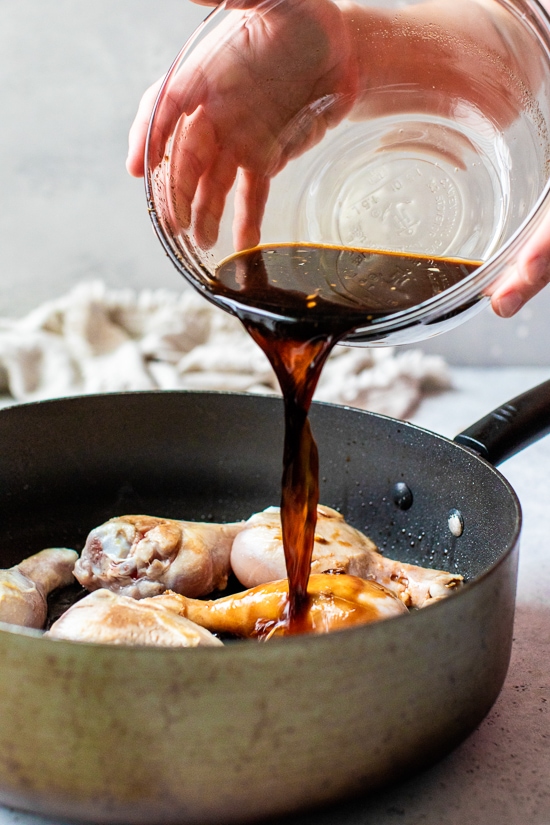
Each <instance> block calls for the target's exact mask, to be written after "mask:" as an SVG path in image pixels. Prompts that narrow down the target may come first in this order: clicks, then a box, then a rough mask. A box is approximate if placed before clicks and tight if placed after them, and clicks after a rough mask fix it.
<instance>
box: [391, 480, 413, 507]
mask: <svg viewBox="0 0 550 825" xmlns="http://www.w3.org/2000/svg"><path fill="white" fill-rule="evenodd" d="M392 499H393V501H394V503H395V504H397V506H398V507H399V509H400V510H408V509H409V507H410V506H411V504H412V503H413V494H412V493H411V491H410V488H409V487H407V485H406V484H405V482H404V481H398V482H397V484H395V485H394V487H393V490H392Z"/></svg>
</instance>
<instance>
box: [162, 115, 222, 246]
mask: <svg viewBox="0 0 550 825" xmlns="http://www.w3.org/2000/svg"><path fill="white" fill-rule="evenodd" d="M218 153H219V149H218V146H217V141H216V135H215V133H214V130H213V128H212V124H211V122H210V120H209V119H208V118H207V117H205V115H204V110H203V109H202V107H199V108H198V109H197V111H196V112H194V113H193V114H192V115H191V116H190V117H188V116H187V115H181V116H180V118H179V120H178V122H177V124H176V127H175V129H174V135H173V140H172V147H171V150H170V155H169V156H167V157H166V160H165V163H167V164H168V176H167V180H168V181H169V183H168V185H169V188H170V199H169V203H170V206H171V208H172V217H173V219H175V221H176V224H175V225H174V226H173V231H174V232H175V233H176V234H177V233H178V231H179V230H180V229H188V228H189V226H190V224H191V221H192V204H193V200H194V198H195V193H196V191H197V187H198V186H199V181H200V180H201V178H202V176H203V175H204V174H205V172H206V171H207V169H209V168H210V167H211V166H212V164H213V163H214V161H215V159H216V157H217V156H218ZM205 234H206V235H207V234H208V233H205Z"/></svg>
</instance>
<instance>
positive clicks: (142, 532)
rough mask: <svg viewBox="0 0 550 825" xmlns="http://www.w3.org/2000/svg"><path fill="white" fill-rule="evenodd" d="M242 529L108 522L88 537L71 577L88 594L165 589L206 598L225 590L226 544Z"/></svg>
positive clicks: (130, 519)
mask: <svg viewBox="0 0 550 825" xmlns="http://www.w3.org/2000/svg"><path fill="white" fill-rule="evenodd" d="M243 525H244V522H242V521H241V522H236V523H230V524H210V523H206V522H204V523H203V522H195V521H176V520H174V519H168V518H156V517H154V516H120V517H119V518H112V519H110V520H109V521H107V522H105V524H102V525H100V526H99V527H96V528H95V529H94V530H92V532H91V533H90V534H89V536H88V538H87V539H86V544H85V546H84V549H83V551H82V555H81V557H80V559H79V560H78V562H77V564H76V566H75V570H74V575H75V577H76V578H77V579H78V581H79V582H80V584H81V585H82V586H83V587H85V588H87V590H98V589H100V588H103V587H105V588H107V589H108V590H112V591H113V592H115V593H121V594H122V595H124V596H132V597H133V598H135V599H143V598H145V597H149V596H157V595H158V594H159V593H163V592H164V591H165V590H173V591H175V592H177V593H183V594H184V595H186V596H192V597H197V596H205V595H206V594H208V593H212V591H213V590H223V589H224V588H225V586H226V585H227V577H228V575H229V570H230V567H229V555H230V552H231V544H232V541H233V538H234V537H235V536H236V534H237V533H238V532H239V530H241V529H242V528H243Z"/></svg>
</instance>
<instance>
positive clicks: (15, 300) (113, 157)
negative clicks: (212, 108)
mask: <svg viewBox="0 0 550 825" xmlns="http://www.w3.org/2000/svg"><path fill="white" fill-rule="evenodd" d="M207 11H208V9H207V8H205V7H204V6H196V5H194V4H193V3H191V2H189V0H155V2H154V3H150V2H146V0H117V2H116V3H113V2H111V1H110V0H93V2H89V0H18V2H14V0H0V109H1V111H2V117H1V118H0V186H1V190H2V209H1V210H0V316H10V317H18V316H20V315H22V314H23V313H25V312H27V311H29V310H30V309H33V308H34V307H35V306H36V305H37V304H39V303H40V302H41V301H43V300H46V299H49V298H52V297H55V296H58V295H61V294H63V293H64V292H66V291H67V290H68V289H69V288H70V287H71V286H73V285H74V284H75V283H77V282H78V281H82V280H89V279H94V278H100V279H102V280H104V281H105V282H106V283H107V285H108V286H112V287H121V286H132V287H135V288H144V287H155V286H159V287H167V288H170V289H175V290H177V289H183V288H184V286H183V283H182V281H181V278H180V277H179V276H178V274H177V273H176V271H175V269H174V268H173V267H172V265H171V264H170V263H169V261H168V260H167V258H166V257H165V256H164V253H163V251H162V249H161V247H160V244H159V242H158V241H157V239H156V238H155V236H154V234H153V231H152V229H151V226H150V221H149V217H148V214H147V210H146V207H145V197H144V192H143V183H142V181H137V180H133V179H131V178H130V177H129V176H128V175H127V174H126V171H125V168H124V161H125V158H126V148H127V134H128V128H129V126H130V123H131V122H132V119H133V117H134V114H135V111H136V107H137V103H138V101H139V98H140V97H141V94H142V92H143V91H144V90H145V88H146V87H147V86H148V85H149V84H150V83H151V82H153V81H154V80H156V78H157V77H159V76H160V75H161V74H163V73H164V71H165V70H166V69H167V68H168V66H169V65H170V63H171V62H172V60H173V58H174V57H175V56H176V54H177V52H178V51H179V49H180V47H181V46H182V45H183V43H184V41H185V40H186V39H187V38H188V36H189V35H190V34H191V33H192V31H193V30H194V28H195V26H196V25H197V24H198V22H199V21H200V20H202V19H203V17H204V16H205V14H206V13H207ZM549 315H550V291H549V290H546V291H545V292H544V293H543V295H541V296H540V297H538V298H537V299H535V300H534V301H531V303H530V304H529V305H528V306H527V307H526V308H525V309H524V310H523V311H522V312H521V313H520V314H519V316H518V317H517V318H514V319H511V320H508V321H503V320H501V319H498V318H497V317H496V316H494V315H493V314H492V313H491V311H489V310H487V311H484V312H483V313H482V314H481V315H479V316H477V317H476V318H475V319H474V320H472V321H470V322H469V323H468V324H467V326H466V327H460V328H459V329H458V330H456V331H452V332H450V333H448V334H447V335H445V336H441V337H438V338H435V339H433V340H432V341H430V342H428V343H427V344H426V345H425V349H426V351H430V352H438V353H441V354H443V355H445V357H446V358H447V359H448V360H449V361H450V362H451V363H458V364H478V365H488V364H501V365H502V364H504V365H506V364H550V325H549V324H548V321H547V319H548V316H549Z"/></svg>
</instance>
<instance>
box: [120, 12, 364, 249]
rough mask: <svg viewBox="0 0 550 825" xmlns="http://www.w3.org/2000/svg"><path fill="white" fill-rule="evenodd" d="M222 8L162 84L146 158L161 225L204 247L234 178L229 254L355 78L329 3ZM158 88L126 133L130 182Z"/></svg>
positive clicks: (256, 223)
mask: <svg viewBox="0 0 550 825" xmlns="http://www.w3.org/2000/svg"><path fill="white" fill-rule="evenodd" d="M208 4H210V3H208ZM253 6H255V8H254V10H252V11H250V9H251V8H252V7H253ZM226 7H227V8H228V9H231V10H232V11H231V13H230V14H229V15H228V16H227V17H226V19H225V20H224V21H222V23H221V24H220V26H219V27H218V29H217V30H216V32H215V39H214V37H213V35H207V36H206V37H205V38H204V40H203V41H202V42H200V43H199V45H198V46H197V48H196V49H195V51H193V52H192V53H191V55H190V56H189V58H188V60H187V62H186V63H185V64H184V67H183V68H182V70H181V71H180V72H178V73H177V74H176V75H173V76H172V77H171V79H170V86H169V89H168V91H167V94H166V95H165V102H164V105H163V106H162V107H160V108H159V109H158V110H157V113H156V117H155V123H154V128H153V130H152V132H151V135H150V144H149V155H150V163H151V165H152V167H153V168H156V169H159V168H160V167H162V166H163V164H164V165H166V168H165V170H164V177H163V179H164V181H168V182H169V185H170V197H169V199H168V200H169V204H168V208H169V209H170V210H171V215H170V220H171V221H172V223H174V222H175V224H176V227H177V229H178V230H184V231H187V230H189V229H190V228H192V231H193V236H194V241H195V243H197V244H198V245H199V246H200V247H202V248H204V249H208V248H210V247H211V246H212V245H213V244H214V243H215V241H216V238H217V235H218V231H219V225H220V221H221V217H222V214H223V211H224V206H225V202H226V198H227V195H228V193H229V191H230V190H231V188H232V186H233V184H234V182H235V180H236V179H237V186H236V190H235V203H234V213H235V219H234V225H233V238H234V245H235V248H236V249H237V250H239V249H244V248H248V247H251V246H255V245H256V244H257V243H259V241H260V227H261V220H262V215H263V211H264V207H265V203H266V200H267V196H268V193H269V185H270V180H271V178H272V177H273V176H274V175H276V174H277V173H278V172H279V171H280V170H281V169H282V168H284V166H285V165H286V163H287V162H288V161H289V160H290V159H292V158H293V157H297V156H298V155H300V154H301V153H303V152H305V151H306V150H307V149H308V148H309V147H310V146H313V145H314V144H316V143H317V142H318V141H320V140H321V139H322V137H323V135H324V133H325V131H326V130H327V129H328V128H330V127H331V126H334V125H336V124H337V123H338V122H339V121H340V120H341V119H342V118H343V117H344V116H345V115H346V113H347V111H348V110H349V109H350V108H351V106H352V105H353V102H354V97H355V93H356V86H357V79H356V73H355V69H354V59H353V58H354V56H353V53H352V49H351V44H350V38H349V33H348V29H347V28H346V26H345V23H344V20H343V15H342V13H341V11H340V9H339V7H338V6H337V5H336V4H335V3H333V2H332V0H261V1H260V0H256V2H254V0H226ZM214 51H216V56H215V59H213V60H212V59H211V58H212V55H213V53H214ZM161 83H162V81H158V82H157V83H156V84H154V85H153V86H152V87H151V88H150V89H148V90H147V92H146V93H145V95H144V96H143V98H142V101H141V103H140V107H139V110H138V114H137V116H136V119H135V121H134V124H133V125H132V128H131V130H130V137H129V155H128V160H127V168H128V171H129V172H130V174H133V175H136V176H140V175H143V172H144V168H143V155H144V146H145V139H146V134H147V128H148V124H149V119H150V115H151V111H152V108H153V105H154V101H155V99H156V96H157V94H158V91H159V89H160V86H161ZM172 134H173V140H172V145H171V150H170V153H169V155H168V156H167V154H166V144H167V140H168V139H169V137H170V135H172Z"/></svg>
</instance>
